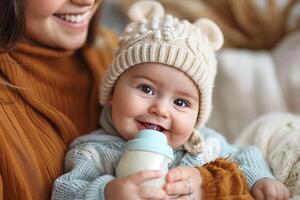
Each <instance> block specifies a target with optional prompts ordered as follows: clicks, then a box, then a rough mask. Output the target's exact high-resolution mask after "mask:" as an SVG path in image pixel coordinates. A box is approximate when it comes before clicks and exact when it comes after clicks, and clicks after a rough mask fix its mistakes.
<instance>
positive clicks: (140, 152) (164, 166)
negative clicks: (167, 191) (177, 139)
mask: <svg viewBox="0 0 300 200" xmlns="http://www.w3.org/2000/svg"><path fill="white" fill-rule="evenodd" d="M173 160H174V158H173V150H172V148H171V147H170V146H169V145H168V142H167V138H166V136H165V135H164V134H163V133H161V132H159V131H156V130H148V129H147V130H142V131H140V132H139V133H138V134H137V136H136V137H135V139H132V140H129V141H128V142H127V143H126V145H125V152H124V154H123V155H122V157H121V159H120V161H119V164H118V166H117V170H116V177H125V176H128V175H131V174H133V173H136V172H138V171H142V170H160V171H162V172H163V174H164V175H163V176H162V177H161V178H158V179H153V180H149V181H146V182H144V183H143V184H147V185H151V186H156V187H163V185H164V184H165V174H166V173H167V172H168V164H169V163H170V162H172V161H173Z"/></svg>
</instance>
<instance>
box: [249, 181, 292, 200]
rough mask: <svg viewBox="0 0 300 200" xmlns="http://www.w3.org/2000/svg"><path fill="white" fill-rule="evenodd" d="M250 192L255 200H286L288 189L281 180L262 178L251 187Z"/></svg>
mask: <svg viewBox="0 0 300 200" xmlns="http://www.w3.org/2000/svg"><path fill="white" fill-rule="evenodd" d="M251 194H252V196H253V197H254V199H255V200H288V199H289V197H290V191H289V190H288V189H287V187H286V186H285V185H283V184H282V183H281V182H279V181H276V180H273V179H269V178H263V179H260V180H258V181H257V182H256V183H255V184H254V186H253V187H252V190H251Z"/></svg>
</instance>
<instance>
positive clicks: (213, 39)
mask: <svg viewBox="0 0 300 200" xmlns="http://www.w3.org/2000/svg"><path fill="white" fill-rule="evenodd" d="M194 25H195V26H196V27H198V28H200V29H201V32H202V33H203V34H204V35H205V36H206V37H207V39H208V42H209V43H210V45H211V47H212V48H213V50H215V51H217V50H219V49H220V48H221V47H222V45H223V42H224V38H223V34H222V31H221V29H220V28H219V26H218V25H217V24H215V23H214V22H213V21H211V20H210V19H206V18H201V19H198V20H197V21H195V22H194Z"/></svg>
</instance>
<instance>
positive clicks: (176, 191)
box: [164, 167, 202, 200]
mask: <svg viewBox="0 0 300 200" xmlns="http://www.w3.org/2000/svg"><path fill="white" fill-rule="evenodd" d="M201 186H202V176H201V174H200V171H199V170H198V169H197V168H195V167H176V168H173V169H171V170H170V171H169V172H168V173H167V175H166V184H165V186H164V189H165V191H166V192H167V194H168V195H169V196H170V197H171V199H174V197H176V198H175V199H176V200H177V199H193V200H199V199H200V196H201Z"/></svg>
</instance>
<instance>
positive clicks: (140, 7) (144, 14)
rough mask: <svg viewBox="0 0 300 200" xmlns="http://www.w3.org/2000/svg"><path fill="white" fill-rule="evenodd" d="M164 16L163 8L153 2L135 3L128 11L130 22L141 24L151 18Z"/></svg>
mask: <svg viewBox="0 0 300 200" xmlns="http://www.w3.org/2000/svg"><path fill="white" fill-rule="evenodd" d="M164 14H165V11H164V8H163V6H162V5H161V4H160V3H158V2H156V1H153V0H148V1H137V2H136V3H134V4H133V5H132V6H131V7H130V8H129V10H128V17H129V18H130V19H131V20H132V21H137V22H142V21H144V20H145V19H147V18H148V19H149V18H152V17H153V16H158V17H159V18H161V17H163V16H164Z"/></svg>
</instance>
